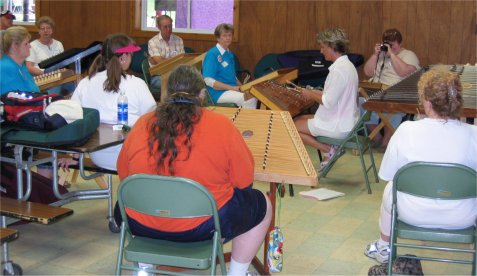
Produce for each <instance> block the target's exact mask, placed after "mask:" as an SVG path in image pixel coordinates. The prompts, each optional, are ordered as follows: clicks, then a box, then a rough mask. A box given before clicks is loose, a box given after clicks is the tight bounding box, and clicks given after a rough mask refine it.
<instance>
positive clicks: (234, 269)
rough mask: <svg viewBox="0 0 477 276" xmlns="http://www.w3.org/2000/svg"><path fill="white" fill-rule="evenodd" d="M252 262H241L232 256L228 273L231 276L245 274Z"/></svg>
mask: <svg viewBox="0 0 477 276" xmlns="http://www.w3.org/2000/svg"><path fill="white" fill-rule="evenodd" d="M250 263H251V262H248V263H239V262H237V261H236V260H234V259H233V258H230V268H229V271H228V273H227V275H229V276H243V275H245V274H247V270H248V266H249V265H250Z"/></svg>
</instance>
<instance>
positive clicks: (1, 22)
mask: <svg viewBox="0 0 477 276" xmlns="http://www.w3.org/2000/svg"><path fill="white" fill-rule="evenodd" d="M15 19H16V17H15V15H13V13H11V12H10V11H8V10H6V11H2V12H1V13H0V30H6V29H8V28H10V27H11V26H12V25H13V20H15Z"/></svg>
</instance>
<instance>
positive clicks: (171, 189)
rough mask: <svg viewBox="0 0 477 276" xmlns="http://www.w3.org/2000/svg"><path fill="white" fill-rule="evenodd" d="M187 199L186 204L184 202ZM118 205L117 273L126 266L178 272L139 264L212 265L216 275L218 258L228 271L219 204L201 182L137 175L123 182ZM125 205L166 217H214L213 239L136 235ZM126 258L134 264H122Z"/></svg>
mask: <svg viewBox="0 0 477 276" xmlns="http://www.w3.org/2000/svg"><path fill="white" fill-rule="evenodd" d="M185 199H186V200H187V203H185V202H184V200H185ZM118 204H119V208H120V210H121V217H122V219H123V222H122V224H121V235H120V238H119V251H118V259H117V265H116V275H120V274H121V271H122V270H123V269H124V270H133V271H141V270H144V271H145V272H148V273H160V274H178V273H174V272H171V271H164V270H160V269H140V268H139V266H138V263H147V264H154V265H166V266H175V267H181V268H190V269H208V268H210V275H215V271H216V259H217V257H218V259H219V263H220V268H221V272H222V274H223V275H226V274H227V271H226V268H225V261H224V254H223V249H222V243H221V239H222V236H221V233H220V224H219V216H218V213H217V206H216V203H215V200H214V198H213V197H212V195H211V194H210V193H209V191H208V190H207V189H206V188H204V187H203V186H202V185H200V184H198V183H197V182H195V181H193V180H190V179H186V178H181V177H167V176H160V175H146V174H136V175H133V176H130V177H128V178H126V179H125V180H124V181H122V182H121V184H120V186H119V188H118ZM125 208H129V209H133V210H135V211H137V212H140V213H143V214H147V215H151V216H157V217H165V218H200V217H208V216H213V218H214V225H215V231H214V233H213V238H212V239H211V240H206V241H200V242H172V241H167V240H159V239H151V238H146V237H140V236H134V235H132V233H131V230H130V228H129V224H128V220H127V217H126V213H125ZM126 238H127V242H126ZM123 259H125V260H127V261H128V262H132V263H133V264H132V265H130V264H123Z"/></svg>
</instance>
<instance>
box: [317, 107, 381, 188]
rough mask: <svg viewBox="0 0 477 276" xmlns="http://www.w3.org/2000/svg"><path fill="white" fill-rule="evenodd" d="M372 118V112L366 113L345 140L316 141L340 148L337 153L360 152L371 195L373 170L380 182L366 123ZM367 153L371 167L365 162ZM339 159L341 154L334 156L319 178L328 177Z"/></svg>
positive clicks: (326, 139)
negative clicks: (370, 182)
mask: <svg viewBox="0 0 477 276" xmlns="http://www.w3.org/2000/svg"><path fill="white" fill-rule="evenodd" d="M370 116H371V112H370V111H366V112H365V113H364V114H363V115H362V116H361V118H359V120H358V122H357V123H356V124H355V126H354V127H353V129H352V130H351V131H350V133H349V134H348V135H347V136H346V137H345V138H344V139H335V138H330V137H324V136H318V137H316V140H317V141H318V142H320V143H323V144H328V145H336V146H338V149H337V151H336V152H337V153H338V152H341V151H342V150H344V149H354V150H358V152H359V159H360V161H361V168H362V170H363V174H364V179H365V181H366V186H367V188H368V194H371V185H370V184H369V177H368V172H369V171H370V170H372V171H373V173H374V179H375V181H376V183H378V182H379V179H378V172H377V171H376V165H375V163H374V157H373V152H372V149H371V140H370V139H369V137H368V129H367V128H366V125H365V122H367V121H369V118H370ZM366 151H367V152H368V153H369V159H370V162H371V164H370V165H369V166H367V165H366V163H365V160H364V153H365V152H366ZM339 157H340V155H339V154H335V155H333V157H332V158H331V159H330V160H329V161H328V164H326V166H324V167H323V168H322V169H321V171H320V175H319V178H322V177H323V178H324V177H326V175H327V174H328V172H329V171H330V170H331V168H332V167H333V165H334V164H335V162H336V160H338V158H339Z"/></svg>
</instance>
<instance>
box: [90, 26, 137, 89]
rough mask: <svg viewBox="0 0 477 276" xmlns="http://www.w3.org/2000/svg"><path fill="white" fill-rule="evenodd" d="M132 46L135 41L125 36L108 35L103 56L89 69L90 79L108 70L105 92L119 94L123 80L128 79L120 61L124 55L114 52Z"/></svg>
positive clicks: (97, 58)
mask: <svg viewBox="0 0 477 276" xmlns="http://www.w3.org/2000/svg"><path fill="white" fill-rule="evenodd" d="M131 44H134V40H132V39H131V38H130V37H128V36H127V35H125V34H121V33H118V34H112V35H108V36H107V37H106V38H105V39H104V42H103V47H102V49H101V54H100V55H98V56H97V57H96V58H95V59H94V61H93V64H92V65H91V67H90V68H89V72H88V77H89V78H90V79H91V78H92V77H93V76H94V75H96V73H98V72H101V71H104V70H106V75H107V78H106V80H105V81H104V85H103V87H104V90H105V91H112V92H118V91H119V84H120V83H121V78H122V77H126V73H125V72H124V71H123V69H122V67H121V62H120V61H119V57H120V56H121V55H122V54H115V53H114V51H116V50H117V49H119V48H122V47H126V46H128V45H131Z"/></svg>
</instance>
